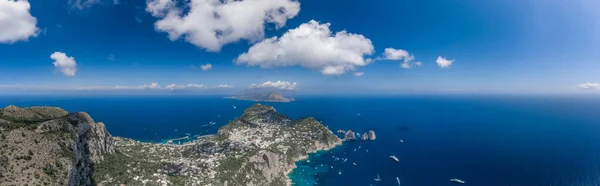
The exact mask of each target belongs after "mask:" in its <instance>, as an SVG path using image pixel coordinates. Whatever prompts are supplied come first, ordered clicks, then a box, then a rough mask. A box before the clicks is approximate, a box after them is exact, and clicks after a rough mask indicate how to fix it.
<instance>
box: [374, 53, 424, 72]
mask: <svg viewBox="0 0 600 186" xmlns="http://www.w3.org/2000/svg"><path fill="white" fill-rule="evenodd" d="M375 60H392V61H399V60H402V63H401V64H400V68H405V69H407V68H411V67H412V66H413V65H415V66H421V65H422V64H423V63H421V62H413V61H414V60H415V56H413V55H412V54H410V53H408V51H406V50H402V49H395V48H386V49H384V52H383V54H382V55H381V57H378V58H375Z"/></svg>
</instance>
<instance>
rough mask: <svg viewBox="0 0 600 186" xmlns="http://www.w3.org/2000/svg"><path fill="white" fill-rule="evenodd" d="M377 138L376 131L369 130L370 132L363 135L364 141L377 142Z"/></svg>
mask: <svg viewBox="0 0 600 186" xmlns="http://www.w3.org/2000/svg"><path fill="white" fill-rule="evenodd" d="M375 138H376V136H375V131H373V130H369V132H365V133H364V134H363V135H362V140H375Z"/></svg>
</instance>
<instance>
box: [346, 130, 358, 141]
mask: <svg viewBox="0 0 600 186" xmlns="http://www.w3.org/2000/svg"><path fill="white" fill-rule="evenodd" d="M355 139H356V136H355V135H354V132H352V130H348V131H347V132H346V134H345V135H344V140H355Z"/></svg>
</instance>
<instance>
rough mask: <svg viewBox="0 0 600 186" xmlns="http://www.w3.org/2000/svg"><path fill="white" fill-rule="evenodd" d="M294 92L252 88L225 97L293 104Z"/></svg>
mask: <svg viewBox="0 0 600 186" xmlns="http://www.w3.org/2000/svg"><path fill="white" fill-rule="evenodd" d="M294 94H295V93H294V91H284V90H275V89H271V88H252V89H247V90H245V91H244V92H243V93H240V94H239V95H236V96H230V97H225V98H229V99H237V100H249V101H263V102H284V103H285V102H292V101H294V98H293V96H292V95H294Z"/></svg>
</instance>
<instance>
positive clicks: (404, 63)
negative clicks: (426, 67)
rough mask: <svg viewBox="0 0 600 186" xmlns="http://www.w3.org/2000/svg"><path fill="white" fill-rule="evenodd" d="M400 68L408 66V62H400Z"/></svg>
mask: <svg viewBox="0 0 600 186" xmlns="http://www.w3.org/2000/svg"><path fill="white" fill-rule="evenodd" d="M400 68H410V63H406V62H403V63H402V64H400Z"/></svg>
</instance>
